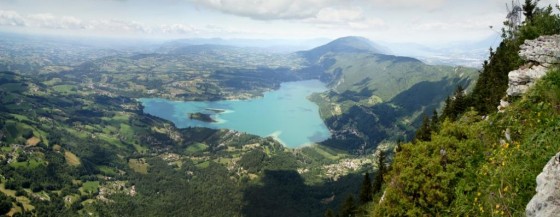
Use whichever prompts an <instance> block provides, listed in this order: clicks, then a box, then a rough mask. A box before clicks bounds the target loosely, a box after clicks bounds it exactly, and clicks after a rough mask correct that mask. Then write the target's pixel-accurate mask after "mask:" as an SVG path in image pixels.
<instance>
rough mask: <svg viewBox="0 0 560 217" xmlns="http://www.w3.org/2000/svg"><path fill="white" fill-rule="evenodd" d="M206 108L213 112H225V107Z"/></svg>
mask: <svg viewBox="0 0 560 217" xmlns="http://www.w3.org/2000/svg"><path fill="white" fill-rule="evenodd" d="M206 110H207V111H211V112H214V113H224V112H226V110H225V109H217V108H206Z"/></svg>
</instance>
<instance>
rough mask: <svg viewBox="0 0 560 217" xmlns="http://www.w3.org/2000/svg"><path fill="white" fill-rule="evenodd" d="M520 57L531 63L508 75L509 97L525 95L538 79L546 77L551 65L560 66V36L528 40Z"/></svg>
mask: <svg viewBox="0 0 560 217" xmlns="http://www.w3.org/2000/svg"><path fill="white" fill-rule="evenodd" d="M519 56H520V57H521V58H522V59H524V60H526V61H529V62H530V63H529V64H528V65H525V66H524V67H521V68H520V69H518V70H514V71H511V72H510V73H509V74H508V78H509V86H508V89H507V95H508V96H520V95H522V94H524V93H525V92H527V90H528V89H529V87H531V86H533V85H534V84H535V82H536V81H537V80H538V79H540V78H541V77H543V76H544V75H546V72H547V71H548V68H549V67H550V66H551V65H554V64H560V35H552V36H541V37H539V38H537V39H535V40H526V41H525V43H524V44H523V45H521V50H520V51H519Z"/></svg>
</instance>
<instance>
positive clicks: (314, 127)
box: [139, 80, 331, 148]
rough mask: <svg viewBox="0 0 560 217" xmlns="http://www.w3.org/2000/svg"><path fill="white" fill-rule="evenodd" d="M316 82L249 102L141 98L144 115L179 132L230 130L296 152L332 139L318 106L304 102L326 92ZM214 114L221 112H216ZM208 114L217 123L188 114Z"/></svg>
mask: <svg viewBox="0 0 560 217" xmlns="http://www.w3.org/2000/svg"><path fill="white" fill-rule="evenodd" d="M326 90H327V88H326V87H325V85H324V84H323V83H321V82H320V81H318V80H307V81H297V82H286V83H282V84H281V87H280V89H278V90H275V91H270V92H266V93H265V94H264V96H263V97H260V98H255V99H251V100H223V101H186V102H183V101H170V100H166V99H160V98H142V99H139V101H140V102H141V103H142V105H143V106H144V112H145V113H148V114H151V115H154V116H157V117H160V118H163V119H167V120H169V121H172V122H173V123H175V125H176V126H177V127H179V128H186V127H208V128H214V129H232V130H237V131H240V132H246V133H250V134H254V135H258V136H262V137H267V136H272V137H274V138H275V139H276V140H278V141H279V142H281V143H283V144H284V145H285V146H287V147H290V148H297V147H301V146H304V145H307V144H312V143H316V142H321V141H324V140H326V139H328V138H329V137H330V136H331V135H330V132H329V130H328V128H327V126H326V125H325V124H324V123H323V120H321V118H320V117H319V108H318V106H317V105H316V104H315V103H313V102H311V101H309V100H308V99H307V97H308V96H310V95H311V94H312V93H318V92H323V91H326ZM214 110H223V111H224V112H216V111H214ZM197 112H200V113H205V114H210V115H211V116H212V118H213V119H214V120H217V122H213V123H209V122H204V121H199V120H193V119H190V118H189V114H190V113H197Z"/></svg>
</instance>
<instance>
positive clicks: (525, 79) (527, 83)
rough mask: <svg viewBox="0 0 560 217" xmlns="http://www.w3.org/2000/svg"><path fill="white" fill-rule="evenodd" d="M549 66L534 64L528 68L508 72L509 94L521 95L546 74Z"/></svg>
mask: <svg viewBox="0 0 560 217" xmlns="http://www.w3.org/2000/svg"><path fill="white" fill-rule="evenodd" d="M547 71H548V68H546V67H544V66H542V65H536V66H532V67H530V68H527V69H518V70H514V71H511V72H510V73H509V74H508V79H509V85H508V89H507V95H508V96H521V95H522V94H524V93H525V92H527V90H528V89H529V87H531V86H533V85H534V84H535V82H536V81H537V80H538V79H540V78H542V77H543V76H545V75H546V72H547Z"/></svg>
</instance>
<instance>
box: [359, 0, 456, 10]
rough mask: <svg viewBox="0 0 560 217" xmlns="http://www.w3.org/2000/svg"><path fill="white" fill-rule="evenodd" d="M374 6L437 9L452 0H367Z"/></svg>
mask: <svg viewBox="0 0 560 217" xmlns="http://www.w3.org/2000/svg"><path fill="white" fill-rule="evenodd" d="M366 1H369V2H371V3H373V6H374V7H391V8H423V9H436V8H440V7H442V6H443V5H444V4H445V3H446V1H450V0H366Z"/></svg>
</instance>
